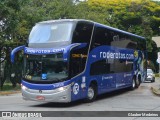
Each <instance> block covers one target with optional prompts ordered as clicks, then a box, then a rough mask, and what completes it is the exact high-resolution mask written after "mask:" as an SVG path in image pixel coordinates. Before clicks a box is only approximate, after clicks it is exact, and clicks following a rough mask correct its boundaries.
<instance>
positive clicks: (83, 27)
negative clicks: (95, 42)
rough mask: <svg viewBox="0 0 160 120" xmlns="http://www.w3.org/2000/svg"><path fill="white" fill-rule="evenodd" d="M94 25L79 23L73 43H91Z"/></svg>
mask: <svg viewBox="0 0 160 120" xmlns="http://www.w3.org/2000/svg"><path fill="white" fill-rule="evenodd" d="M93 25H94V24H93V23H89V22H78V23H77V26H76V28H75V31H74V32H73V40H72V42H73V43H90V39H91V35H92V30H93Z"/></svg>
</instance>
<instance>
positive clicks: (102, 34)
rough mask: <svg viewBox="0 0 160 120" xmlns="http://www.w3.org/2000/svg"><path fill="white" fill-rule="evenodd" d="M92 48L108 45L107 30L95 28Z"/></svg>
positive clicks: (99, 27)
mask: <svg viewBox="0 0 160 120" xmlns="http://www.w3.org/2000/svg"><path fill="white" fill-rule="evenodd" d="M92 45H93V47H96V46H100V45H110V40H109V39H108V33H107V29H106V28H105V27H101V26H96V27H95V31H94V37H93V44H92Z"/></svg>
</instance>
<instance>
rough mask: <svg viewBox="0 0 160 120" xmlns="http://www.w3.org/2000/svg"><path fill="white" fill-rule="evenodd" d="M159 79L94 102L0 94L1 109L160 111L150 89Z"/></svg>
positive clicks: (159, 98) (102, 96)
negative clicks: (45, 100) (62, 100)
mask: <svg viewBox="0 0 160 120" xmlns="http://www.w3.org/2000/svg"><path fill="white" fill-rule="evenodd" d="M159 81H160V80H158V79H157V80H156V82H155V83H150V82H146V83H142V84H141V86H140V87H139V88H138V89H135V90H133V91H130V90H128V89H125V90H121V91H115V92H111V93H107V94H104V95H100V96H98V97H97V99H96V100H95V101H94V102H92V103H84V101H82V100H81V101H76V102H73V103H69V104H62V103H44V102H36V101H25V100H23V99H22V96H21V94H12V95H9V96H0V111H160V97H158V96H155V95H153V94H152V92H151V90H150V88H151V86H154V85H156V84H159ZM138 120H139V119H138ZM157 120H158V119H157Z"/></svg>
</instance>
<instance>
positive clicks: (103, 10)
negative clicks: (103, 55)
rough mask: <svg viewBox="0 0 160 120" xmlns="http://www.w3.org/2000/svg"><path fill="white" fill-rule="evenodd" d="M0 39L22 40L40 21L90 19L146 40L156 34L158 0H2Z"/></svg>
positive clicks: (157, 27) (159, 21) (159, 12)
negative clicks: (75, 0)
mask: <svg viewBox="0 0 160 120" xmlns="http://www.w3.org/2000/svg"><path fill="white" fill-rule="evenodd" d="M0 9H1V10H0V30H1V33H0V40H1V41H3V42H11V41H12V42H21V43H25V41H26V40H27V37H28V34H29V31H30V30H31V28H32V26H33V25H34V24H35V23H36V22H39V21H43V20H50V19H60V18H61V19H63V18H75V19H76V18H79V19H89V20H93V21H96V22H100V23H102V24H106V25H109V26H112V27H116V28H119V29H122V30H125V31H128V32H132V33H134V34H138V35H141V36H144V37H146V38H147V40H148V49H149V50H152V45H151V43H152V42H151V37H152V36H153V35H158V32H159V26H160V3H159V2H153V1H151V0H88V1H85V2H78V3H77V4H76V3H75V2H73V0H45V1H44V0H1V3H0Z"/></svg>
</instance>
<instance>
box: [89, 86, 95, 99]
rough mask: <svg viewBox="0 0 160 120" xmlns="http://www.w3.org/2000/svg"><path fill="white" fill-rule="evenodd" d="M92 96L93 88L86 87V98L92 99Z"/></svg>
mask: <svg viewBox="0 0 160 120" xmlns="http://www.w3.org/2000/svg"><path fill="white" fill-rule="evenodd" d="M93 97H94V90H93V88H92V87H89V89H88V99H90V100H91V99H93Z"/></svg>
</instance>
